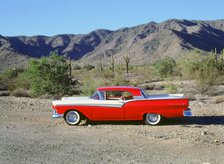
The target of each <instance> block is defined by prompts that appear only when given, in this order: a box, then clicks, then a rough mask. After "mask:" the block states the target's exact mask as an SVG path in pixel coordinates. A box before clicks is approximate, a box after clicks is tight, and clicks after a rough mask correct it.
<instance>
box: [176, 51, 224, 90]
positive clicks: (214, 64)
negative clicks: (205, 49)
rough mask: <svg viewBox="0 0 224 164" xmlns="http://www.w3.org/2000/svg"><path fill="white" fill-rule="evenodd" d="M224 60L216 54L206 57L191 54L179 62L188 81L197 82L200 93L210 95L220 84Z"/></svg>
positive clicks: (196, 86) (196, 87) (196, 85)
mask: <svg viewBox="0 0 224 164" xmlns="http://www.w3.org/2000/svg"><path fill="white" fill-rule="evenodd" d="M222 62H223V61H222V59H221V58H220V57H218V56H217V54H215V53H209V54H206V55H204V56H203V55H201V54H198V53H196V54H191V55H189V56H187V57H186V58H185V59H183V60H182V61H180V62H179V64H178V67H179V68H180V70H181V73H182V75H183V77H184V78H186V79H194V80H195V89H197V90H198V91H199V92H200V93H202V94H204V93H208V92H209V91H210V90H211V89H212V88H213V86H214V85H216V84H218V83H219V82H220V79H219V77H220V76H221V75H222V72H223V69H224V68H223V67H222V64H223V63H222Z"/></svg>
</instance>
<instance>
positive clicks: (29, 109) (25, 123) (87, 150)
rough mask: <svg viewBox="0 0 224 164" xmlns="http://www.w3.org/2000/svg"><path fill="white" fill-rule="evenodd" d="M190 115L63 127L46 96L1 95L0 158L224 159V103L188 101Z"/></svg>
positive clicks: (33, 160)
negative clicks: (159, 122) (158, 121)
mask: <svg viewBox="0 0 224 164" xmlns="http://www.w3.org/2000/svg"><path fill="white" fill-rule="evenodd" d="M190 107H191V108H192V111H193V113H194V114H195V117H193V118H188V119H175V120H168V121H165V122H164V124H163V125H161V126H147V125H144V124H143V123H142V122H125V123H123V122H112V123H111V122H110V123H109V122H97V123H92V124H91V125H85V126H76V127H71V126H68V125H67V124H66V123H65V122H64V121H63V120H62V119H52V118H51V101H50V100H43V99H42V100H41V99H31V98H15V97H0V163H224V103H222V104H204V103H201V102H191V105H190Z"/></svg>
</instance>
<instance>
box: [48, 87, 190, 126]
mask: <svg viewBox="0 0 224 164" xmlns="http://www.w3.org/2000/svg"><path fill="white" fill-rule="evenodd" d="M188 106H189V99H187V98H185V97H183V95H180V94H179V95H178V94H173V95H170V94H169V95H168V94H167V95H151V96H150V95H147V94H146V93H145V92H144V90H142V89H141V88H138V87H131V86H116V87H100V88H97V90H96V92H95V93H94V94H93V96H91V97H69V98H62V100H59V101H53V102H52V108H53V117H54V118H56V117H64V118H65V121H66V122H67V123H68V124H69V125H76V124H78V123H79V122H80V121H81V119H82V118H84V117H85V118H87V119H88V120H91V121H118V120H119V121H123V120H124V121H125V120H145V121H146V123H148V124H150V125H156V124H158V123H159V122H160V120H161V118H163V117H164V118H173V117H183V116H192V113H191V110H190V109H189V108H188ZM71 111H72V112H71ZM77 115H78V116H77ZM155 117H157V118H158V117H159V119H160V120H159V121H158V123H157V121H156V120H155ZM150 118H151V119H154V122H150V121H149V120H150ZM77 119H78V120H77Z"/></svg>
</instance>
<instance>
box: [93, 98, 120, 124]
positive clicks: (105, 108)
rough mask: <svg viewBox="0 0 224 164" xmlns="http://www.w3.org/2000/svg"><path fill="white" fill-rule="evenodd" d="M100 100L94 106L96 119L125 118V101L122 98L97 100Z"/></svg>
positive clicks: (94, 117)
mask: <svg viewBox="0 0 224 164" xmlns="http://www.w3.org/2000/svg"><path fill="white" fill-rule="evenodd" d="M96 101H99V102H97V103H95V105H94V106H92V116H93V119H94V120H98V121H100V120H123V119H124V107H123V104H124V102H123V101H122V100H104V101H102V100H96Z"/></svg>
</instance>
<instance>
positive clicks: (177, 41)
mask: <svg viewBox="0 0 224 164" xmlns="http://www.w3.org/2000/svg"><path fill="white" fill-rule="evenodd" d="M223 48H224V20H216V21H200V20H191V21H190V20H178V19H170V20H167V21H164V22H161V23H156V22H150V23H147V24H142V25H138V26H135V27H129V28H127V27H126V28H121V29H118V30H116V31H110V30H104V29H101V30H95V31H92V32H90V33H88V34H80V35H74V34H64V35H56V36H41V35H38V36H31V37H28V36H15V37H7V36H1V35H0V69H5V68H7V67H10V66H13V65H15V64H17V65H19V64H24V63H27V59H29V58H40V57H41V56H47V55H49V53H50V52H51V51H54V50H57V51H58V53H59V54H60V55H63V56H66V57H71V59H73V60H75V61H77V62H79V63H92V64H94V63H95V64H96V63H97V62H99V60H100V59H101V60H102V61H103V62H105V63H107V62H108V61H109V60H110V56H111V55H113V56H114V58H115V62H122V60H123V56H124V55H130V57H131V62H132V64H145V63H149V62H152V61H155V60H157V59H159V58H163V57H166V56H170V57H174V58H178V57H181V56H183V55H184V54H186V53H187V52H188V51H190V50H192V49H200V50H201V51H207V52H208V51H212V50H215V49H216V50H217V51H218V52H220V51H221V50H222V49H223Z"/></svg>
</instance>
